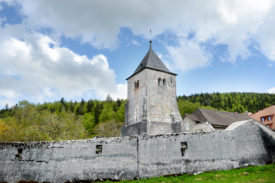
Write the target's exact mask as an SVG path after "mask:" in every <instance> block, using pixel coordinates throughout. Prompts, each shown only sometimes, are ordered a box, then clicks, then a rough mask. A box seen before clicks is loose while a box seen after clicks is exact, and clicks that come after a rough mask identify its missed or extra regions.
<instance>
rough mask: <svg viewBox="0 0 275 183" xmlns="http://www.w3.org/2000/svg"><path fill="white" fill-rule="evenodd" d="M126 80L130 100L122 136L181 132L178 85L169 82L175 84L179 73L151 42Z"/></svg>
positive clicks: (127, 105)
mask: <svg viewBox="0 0 275 183" xmlns="http://www.w3.org/2000/svg"><path fill="white" fill-rule="evenodd" d="M126 80H127V82H128V96H127V98H128V102H127V103H126V105H125V124H124V126H123V128H122V136H132V135H142V134H147V135H154V134H163V133H179V132H181V128H180V126H181V125H180V123H181V122H182V118H181V116H180V113H179V110H178V106H177V101H176V84H173V85H171V84H170V83H167V82H170V81H171V82H172V81H173V82H174V83H176V74H175V73H173V72H171V71H170V70H169V69H168V68H167V67H166V66H165V64H164V63H163V62H162V61H161V60H160V58H159V57H158V56H157V54H156V53H155V52H154V50H153V48H152V41H149V50H148V51H147V53H146V55H145V56H144V58H143V59H142V60H141V62H140V64H139V65H138V67H137V68H136V70H135V71H134V73H133V74H132V75H130V76H129V77H128V78H127V79H126ZM133 86H134V87H133ZM171 116H173V120H171Z"/></svg>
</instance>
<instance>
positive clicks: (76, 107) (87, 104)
mask: <svg viewBox="0 0 275 183" xmlns="http://www.w3.org/2000/svg"><path fill="white" fill-rule="evenodd" d="M125 103H126V100H116V101H114V100H112V99H111V97H109V96H107V98H106V100H105V101H98V100H88V101H85V100H82V101H81V102H76V101H75V102H73V101H65V100H64V99H63V98H62V99H61V100H60V101H56V102H52V103H44V104H32V103H29V102H28V101H21V102H19V104H17V105H16V106H14V107H12V108H9V107H8V106H7V107H6V108H5V109H2V110H0V141H1V142H8V141H9V142H11V141H44V140H68V139H83V138H91V137H93V136H104V137H110V136H119V135H120V128H121V126H122V125H123V122H124V105H125ZM270 105H275V94H261V93H212V94H209V93H205V94H194V95H191V96H179V97H178V106H179V110H180V113H181V115H182V116H184V115H185V114H190V113H192V112H193V111H194V110H195V109H197V108H198V107H201V108H208V109H218V110H224V111H231V112H240V113H243V112H245V111H250V112H256V111H258V110H261V109H263V108H265V107H268V106H270Z"/></svg>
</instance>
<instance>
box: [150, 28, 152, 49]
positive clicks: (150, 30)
mask: <svg viewBox="0 0 275 183" xmlns="http://www.w3.org/2000/svg"><path fill="white" fill-rule="evenodd" d="M149 42H150V46H151V44H152V36H151V29H150V41H149Z"/></svg>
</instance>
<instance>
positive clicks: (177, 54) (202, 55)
mask: <svg viewBox="0 0 275 183" xmlns="http://www.w3.org/2000/svg"><path fill="white" fill-rule="evenodd" d="M167 49H168V53H169V54H170V55H171V57H172V60H173V61H174V62H175V67H176V68H177V69H179V70H181V71H182V72H186V71H189V70H192V69H195V68H201V67H205V66H207V65H209V64H210V59H211V55H210V54H208V53H207V52H206V51H204V50H203V48H201V46H200V45H199V43H198V42H196V41H194V40H189V41H188V40H185V41H184V40H182V41H181V42H180V44H179V46H168V48H167Z"/></svg>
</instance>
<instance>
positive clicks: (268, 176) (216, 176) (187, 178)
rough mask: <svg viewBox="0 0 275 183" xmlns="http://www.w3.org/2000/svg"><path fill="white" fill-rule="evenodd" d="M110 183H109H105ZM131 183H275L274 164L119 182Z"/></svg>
mask: <svg viewBox="0 0 275 183" xmlns="http://www.w3.org/2000/svg"><path fill="white" fill-rule="evenodd" d="M107 182H111V181H107ZM120 182H125V183H126V182H131V183H142V182H144V183H149V182H188V183H189V182H191V183H192V182H200V183H201V182H209V183H210V182H211V183H212V182H219V183H220V182H221V183H229V182H230V183H232V182H234V183H236V182H241V183H245V182H249V183H250V182H255V183H258V182H268V183H272V182H274V183H275V164H272V165H265V166H255V167H252V166H251V167H247V168H242V169H235V170H223V171H215V172H208V173H202V174H198V175H181V176H169V177H156V178H151V179H143V180H134V181H120Z"/></svg>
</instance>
